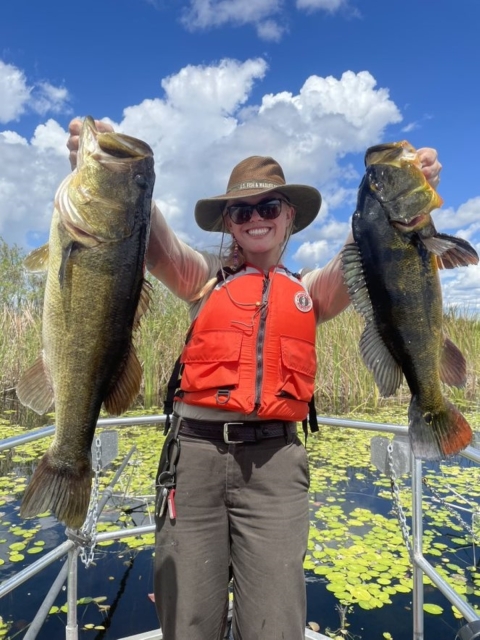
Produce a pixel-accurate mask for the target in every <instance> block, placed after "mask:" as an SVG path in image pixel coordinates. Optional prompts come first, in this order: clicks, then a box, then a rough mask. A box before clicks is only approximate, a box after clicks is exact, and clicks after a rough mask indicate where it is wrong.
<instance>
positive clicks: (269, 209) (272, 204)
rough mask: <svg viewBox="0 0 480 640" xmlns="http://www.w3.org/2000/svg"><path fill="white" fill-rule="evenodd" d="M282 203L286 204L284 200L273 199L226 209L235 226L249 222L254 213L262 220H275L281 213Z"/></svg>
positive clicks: (235, 205)
mask: <svg viewBox="0 0 480 640" xmlns="http://www.w3.org/2000/svg"><path fill="white" fill-rule="evenodd" d="M282 202H286V203H287V201H286V200H281V199H280V198H274V199H273V200H264V201H263V202H259V203H258V204H232V205H230V206H229V207H227V213H228V215H229V216H230V219H231V220H232V222H234V223H235V224H244V223H245V222H250V220H251V219H252V216H253V212H254V211H256V212H257V213H258V215H259V216H260V217H261V218H263V219H264V220H275V218H278V216H279V215H280V213H281V211H282ZM287 204H288V203H287Z"/></svg>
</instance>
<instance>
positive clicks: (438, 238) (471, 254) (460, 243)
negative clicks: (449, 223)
mask: <svg viewBox="0 0 480 640" xmlns="http://www.w3.org/2000/svg"><path fill="white" fill-rule="evenodd" d="M421 240H422V242H423V244H424V245H425V248H426V249H427V251H430V253H433V254H435V255H436V256H437V264H438V268H439V269H454V268H455V267H467V266H468V265H470V264H478V253H477V252H476V251H475V249H474V248H473V247H472V245H471V244H470V243H469V242H467V241H466V240H464V239H463V238H456V237H455V236H450V235H448V234H446V233H437V234H436V235H434V236H432V237H431V238H421Z"/></svg>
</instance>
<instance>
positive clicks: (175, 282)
mask: <svg viewBox="0 0 480 640" xmlns="http://www.w3.org/2000/svg"><path fill="white" fill-rule="evenodd" d="M349 241H352V240H351V236H349V238H348V239H347V242H349ZM221 266H222V263H221V259H220V257H219V256H218V255H214V254H212V253H207V252H205V253H204V252H200V251H197V250H195V249H192V248H191V247H189V246H188V245H187V244H186V243H185V242H183V241H182V240H180V239H179V238H178V237H177V236H176V235H175V233H174V232H173V231H172V229H171V228H170V227H169V226H168V224H167V222H166V220H165V218H164V217H163V215H162V213H161V212H160V210H159V209H158V207H157V206H156V205H154V206H153V209H152V224H151V230H150V241H149V246H148V251H147V268H148V270H149V271H150V273H151V274H152V275H154V276H155V277H156V278H158V279H159V280H160V281H161V282H162V283H163V284H164V285H165V286H166V287H167V288H168V289H169V290H170V291H171V292H172V293H173V294H174V295H176V296H178V297H179V298H180V299H182V300H185V301H186V302H188V303H189V305H190V314H191V316H192V318H194V317H195V316H196V313H197V312H198V308H199V303H198V302H192V300H193V299H194V298H195V297H196V296H197V294H198V293H199V292H200V290H201V289H202V287H203V286H204V285H205V284H206V283H207V282H208V281H209V280H210V279H211V278H213V277H214V276H215V275H216V274H217V273H218V271H219V270H220V268H221ZM302 282H303V284H304V285H305V287H306V289H307V291H308V293H309V295H310V297H311V298H312V301H313V306H314V310H315V316H316V320H317V323H320V322H325V321H326V320H330V319H331V318H333V317H334V316H336V315H337V314H338V313H340V312H341V311H343V310H344V309H345V308H346V307H347V306H348V304H349V302H350V301H349V297H348V292H347V289H346V287H345V284H344V280H343V273H342V268H341V258H340V254H337V255H336V256H335V257H334V258H333V259H332V260H330V262H328V263H327V264H326V265H325V266H324V267H322V268H321V269H313V270H312V271H309V272H307V273H306V274H305V275H304V276H302ZM175 411H176V412H177V413H179V414H180V415H182V416H183V417H189V418H196V419H203V420H208V419H211V420H212V419H213V420H230V421H232V420H246V419H251V420H255V419H256V416H255V415H254V414H252V415H249V416H243V415H241V416H239V415H237V414H234V413H232V412H229V411H228V412H227V411H220V410H208V409H205V408H201V407H193V406H191V405H187V404H185V403H176V405H175Z"/></svg>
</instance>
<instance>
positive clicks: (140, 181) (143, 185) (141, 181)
mask: <svg viewBox="0 0 480 640" xmlns="http://www.w3.org/2000/svg"><path fill="white" fill-rule="evenodd" d="M134 180H135V183H136V184H138V186H139V187H141V188H142V189H145V188H146V186H147V181H146V180H145V176H144V175H142V174H141V173H137V175H136V176H135V177H134Z"/></svg>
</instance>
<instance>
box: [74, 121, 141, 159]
mask: <svg viewBox="0 0 480 640" xmlns="http://www.w3.org/2000/svg"><path fill="white" fill-rule="evenodd" d="M152 156H153V151H152V149H151V147H150V146H149V145H148V144H147V143H146V142H143V140H139V139H137V138H133V137H132V136H127V135H125V134H123V133H115V132H113V131H112V132H100V131H98V130H97V127H96V126H95V121H94V119H93V118H92V117H91V116H87V117H86V118H85V120H84V121H83V126H82V130H81V132H80V140H79V147H78V161H77V168H81V166H82V165H83V163H84V162H85V161H86V159H87V158H92V159H93V160H96V161H97V162H100V163H101V164H106V165H110V166H113V165H115V164H117V163H118V164H119V163H125V162H128V161H138V160H142V159H144V158H148V157H152Z"/></svg>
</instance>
